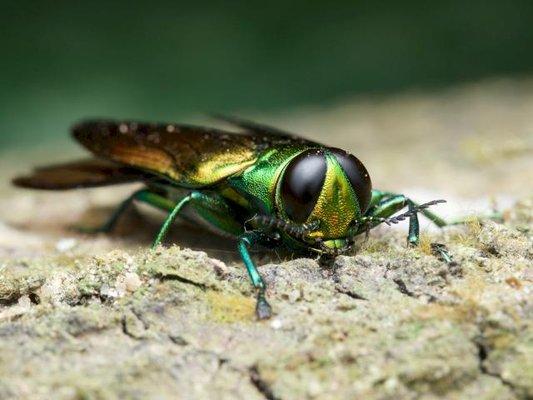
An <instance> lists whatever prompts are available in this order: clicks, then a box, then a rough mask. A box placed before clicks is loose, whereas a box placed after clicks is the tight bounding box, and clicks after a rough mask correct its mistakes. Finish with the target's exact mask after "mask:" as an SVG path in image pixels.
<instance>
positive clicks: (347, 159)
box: [276, 148, 372, 249]
mask: <svg viewBox="0 0 533 400" xmlns="http://www.w3.org/2000/svg"><path fill="white" fill-rule="evenodd" d="M371 192H372V184H371V181H370V176H369V174H368V172H367V170H366V168H365V167H364V165H363V164H362V163H361V161H359V160H358V159H357V158H356V157H354V156H353V155H351V154H349V153H347V152H345V151H343V150H340V149H336V148H325V149H311V150H306V151H304V152H302V153H300V154H299V155H297V156H296V157H294V158H293V159H292V160H291V161H290V162H289V163H288V165H287V166H286V167H285V169H284V171H283V173H282V175H281V178H280V180H279V182H278V186H277V193H276V204H277V209H278V216H279V217H280V218H283V219H288V220H290V221H291V222H292V223H294V224H306V225H309V224H313V225H314V226H315V227H316V228H315V229H313V230H312V231H311V232H308V233H307V234H306V236H307V239H308V240H309V241H316V240H319V241H321V243H322V244H321V247H324V246H325V248H326V249H328V248H332V249H340V248H342V247H343V246H344V245H343V244H341V243H340V242H338V241H339V240H343V239H345V238H347V237H349V233H350V228H351V225H352V224H353V222H354V221H357V220H359V219H361V217H362V216H363V214H364V212H365V211H366V209H367V208H368V205H369V203H370V198H371Z"/></svg>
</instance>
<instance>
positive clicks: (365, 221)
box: [13, 116, 446, 319]
mask: <svg viewBox="0 0 533 400" xmlns="http://www.w3.org/2000/svg"><path fill="white" fill-rule="evenodd" d="M218 118H220V119H222V120H223V121H225V122H226V123H229V124H231V125H233V126H234V127H235V128H236V129H235V130H233V131H226V130H221V129H213V128H205V127H199V126H192V125H182V124H172V123H165V124H152V123H144V122H137V121H114V120H85V121H82V122H80V123H78V124H76V125H74V126H73V128H72V135H73V136H74V138H75V139H76V140H77V141H78V142H79V143H80V144H81V145H82V146H84V147H85V148H86V149H87V150H89V151H90V152H91V153H92V154H93V156H94V157H93V158H88V159H86V160H82V161H76V162H72V163H68V164H61V165H52V166H49V167H43V168H37V169H35V170H34V171H33V173H32V174H30V175H27V176H22V177H18V178H15V179H14V180H13V183H14V184H15V185H17V186H19V187H25V188H33V189H44V190H67V189H76V188H88V187H98V186H108V185H116V184H122V183H132V182H142V183H143V185H144V186H143V188H142V189H140V190H138V191H136V192H135V193H133V194H132V195H131V196H130V197H129V198H128V199H126V200H125V201H124V202H123V203H122V205H121V206H120V207H118V209H117V211H116V212H115V213H114V214H113V215H112V216H111V217H110V219H109V221H108V222H107V223H106V224H105V225H104V226H102V227H101V229H99V231H102V232H108V231H110V230H112V229H113V227H114V226H115V224H116V223H117V221H118V219H119V217H120V215H121V214H122V213H123V212H124V211H125V210H126V209H127V208H128V206H129V205H131V204H132V203H133V202H135V201H138V202H143V203H147V204H149V205H151V206H154V207H156V208H158V209H161V210H163V211H165V212H166V213H167V217H166V220H165V222H164V223H163V225H162V227H161V229H160V231H159V233H158V234H157V237H156V238H155V240H154V246H158V245H160V244H161V242H162V241H163V239H164V238H165V235H166V234H167V232H168V230H169V229H170V227H171V226H172V224H173V222H174V221H175V219H176V218H177V217H178V216H179V215H180V214H181V213H182V212H183V211H184V209H189V210H192V211H193V212H194V215H195V216H196V218H197V219H198V220H200V221H202V222H203V223H205V225H207V226H208V227H210V228H212V229H213V230H214V231H215V232H218V233H221V234H225V235H230V236H232V237H234V238H235V239H236V240H237V249H238V251H239V253H240V255H241V257H242V260H243V262H244V264H245V266H246V268H247V271H248V274H249V277H250V280H251V282H252V284H253V286H254V288H255V289H256V291H257V304H256V314H257V317H258V318H259V319H265V318H269V317H270V316H271V314H272V310H271V307H270V305H269V304H268V302H267V300H266V293H265V290H266V285H265V283H264V281H263V279H262V277H261V275H260V274H259V272H258V270H257V268H256V266H255V264H254V262H253V261H252V258H251V256H250V249H251V248H253V247H255V246H258V245H263V246H267V247H270V248H272V247H277V246H284V247H286V248H289V249H292V250H293V251H296V252H307V253H309V252H311V253H316V254H321V255H336V254H340V253H343V252H346V251H347V250H348V249H349V248H350V247H351V246H352V244H353V242H354V238H355V237H356V236H357V235H360V234H363V233H367V232H368V231H369V230H370V229H372V228H374V227H376V226H377V225H379V224H382V223H386V224H389V225H390V224H395V223H398V222H399V221H402V220H405V219H409V232H408V237H407V240H408V243H409V244H411V245H417V244H418V242H419V223H418V213H421V214H423V215H425V216H426V217H428V218H429V219H430V220H431V221H432V222H433V223H435V224H436V225H438V226H444V225H446V222H445V220H443V219H442V218H440V217H439V216H437V215H435V214H434V213H432V212H430V211H429V210H428V207H430V206H432V205H434V204H437V203H440V202H444V200H434V201H431V202H429V203H425V204H417V203H415V202H414V201H413V200H411V199H410V198H408V197H406V196H404V195H402V194H398V193H391V192H386V191H381V190H376V189H373V188H372V182H371V179H370V175H369V173H368V171H367V169H366V168H365V166H364V165H363V163H362V162H361V161H360V160H359V159H358V158H356V157H355V156H354V155H352V154H350V153H348V152H346V151H344V150H341V149H338V148H333V147H328V146H325V145H323V144H320V143H317V142H314V141H311V140H307V139H304V138H302V137H299V136H296V135H293V134H291V133H288V132H285V131H282V130H278V129H276V128H273V127H269V126H266V125H261V124H256V123H253V122H250V121H247V120H243V119H239V118H234V117H220V116H219V117H218ZM404 209H405V211H404V212H403V213H401V214H398V213H399V212H400V211H402V210H404Z"/></svg>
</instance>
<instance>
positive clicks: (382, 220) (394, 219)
mask: <svg viewBox="0 0 533 400" xmlns="http://www.w3.org/2000/svg"><path fill="white" fill-rule="evenodd" d="M439 203H446V200H442V199H441V200H432V201H428V202H427V203H424V204H420V205H417V206H414V207H413V208H411V209H410V210H409V211H407V212H404V213H403V214H400V215H396V216H394V217H390V218H380V217H369V218H368V219H367V220H366V221H364V222H366V223H367V224H368V225H370V223H372V222H377V223H378V224H381V223H385V224H387V225H389V226H391V225H392V224H397V223H399V222H402V221H404V220H405V219H407V218H409V217H412V216H413V215H415V214H417V213H418V212H420V211H422V210H425V209H426V208H429V207H431V206H434V205H435V204H439Z"/></svg>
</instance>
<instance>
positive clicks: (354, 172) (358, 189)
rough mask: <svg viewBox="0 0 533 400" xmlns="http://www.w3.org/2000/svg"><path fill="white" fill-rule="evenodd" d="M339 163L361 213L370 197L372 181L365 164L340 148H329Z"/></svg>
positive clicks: (366, 206) (365, 208)
mask: <svg viewBox="0 0 533 400" xmlns="http://www.w3.org/2000/svg"><path fill="white" fill-rule="evenodd" d="M329 151H331V152H332V153H333V155H334V156H335V158H336V159H337V161H338V162H339V164H340V165H341V167H342V169H343V170H344V173H345V174H346V176H347V177H348V180H349V181H350V184H351V185H352V188H353V190H354V192H355V195H356V196H357V200H358V201H359V206H360V207H361V213H364V212H365V211H366V210H367V208H368V205H369V204H370V199H371V198H372V182H371V181H370V175H368V171H367V170H366V168H365V166H364V165H363V163H362V162H361V161H359V159H357V158H356V157H354V156H352V155H351V154H350V153H347V152H345V151H344V150H341V149H329Z"/></svg>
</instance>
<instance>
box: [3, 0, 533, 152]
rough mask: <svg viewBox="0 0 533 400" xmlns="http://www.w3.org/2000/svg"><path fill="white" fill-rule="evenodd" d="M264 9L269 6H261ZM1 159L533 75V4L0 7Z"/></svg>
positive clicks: (16, 3)
mask: <svg viewBox="0 0 533 400" xmlns="http://www.w3.org/2000/svg"><path fill="white" fill-rule="evenodd" d="M265 3H267V4H265ZM0 4H1V13H0V19H1V21H0V41H1V42H0V43H1V57H2V61H1V64H0V65H1V76H0V85H1V86H0V87H1V90H0V149H4V150H5V149H7V148H8V146H16V147H22V146H26V145H28V144H30V143H34V144H39V145H42V144H43V143H45V142H48V143H50V142H51V143H59V142H60V141H61V142H62V143H65V142H66V140H65V135H66V132H67V129H68V126H69V125H70V124H71V123H72V122H73V121H74V120H76V119H79V118H82V117H87V116H108V117H132V118H136V119H149V120H170V121H172V120H177V121H179V120H189V121H190V120H191V119H193V120H194V119H195V118H198V116H200V115H201V114H202V113H204V112H211V111H219V112H228V113H238V114H241V115H245V116H246V115H247V114H248V115H249V114H253V115H257V114H260V113H283V112H286V111H287V110H291V109H296V108H298V107H302V106H309V105H312V106H316V105H318V106H327V105H331V104H336V103H337V102H342V101H344V100H349V99H350V98H352V97H353V96H355V95H365V94H367V93H372V94H375V93H391V92H397V91H401V90H405V89H410V88H417V89H419V88H421V89H426V88H429V89H434V88H440V87H443V86H448V85H453V84H456V83H459V82H464V81H473V80H479V79H483V78H486V77H492V76H514V75H521V76H522V75H528V74H530V73H531V72H532V71H533V1H531V0H524V1H522V0H507V1H478V0H469V1H459V0H458V1H407V2H406V1H391V0H389V1H372V2H370V1H369V2H359V1H329V2H325V1H324V2H312V1H300V0H298V1H283V2H281V1H270V2H252V1H235V2H219V1H205V2H191V3H181V2H177V1H152V2H145V3H141V2H132V1H122V0H121V1H85V2H76V1H53V2H51V1H50V2H46V1H2V2H1V3H0Z"/></svg>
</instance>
